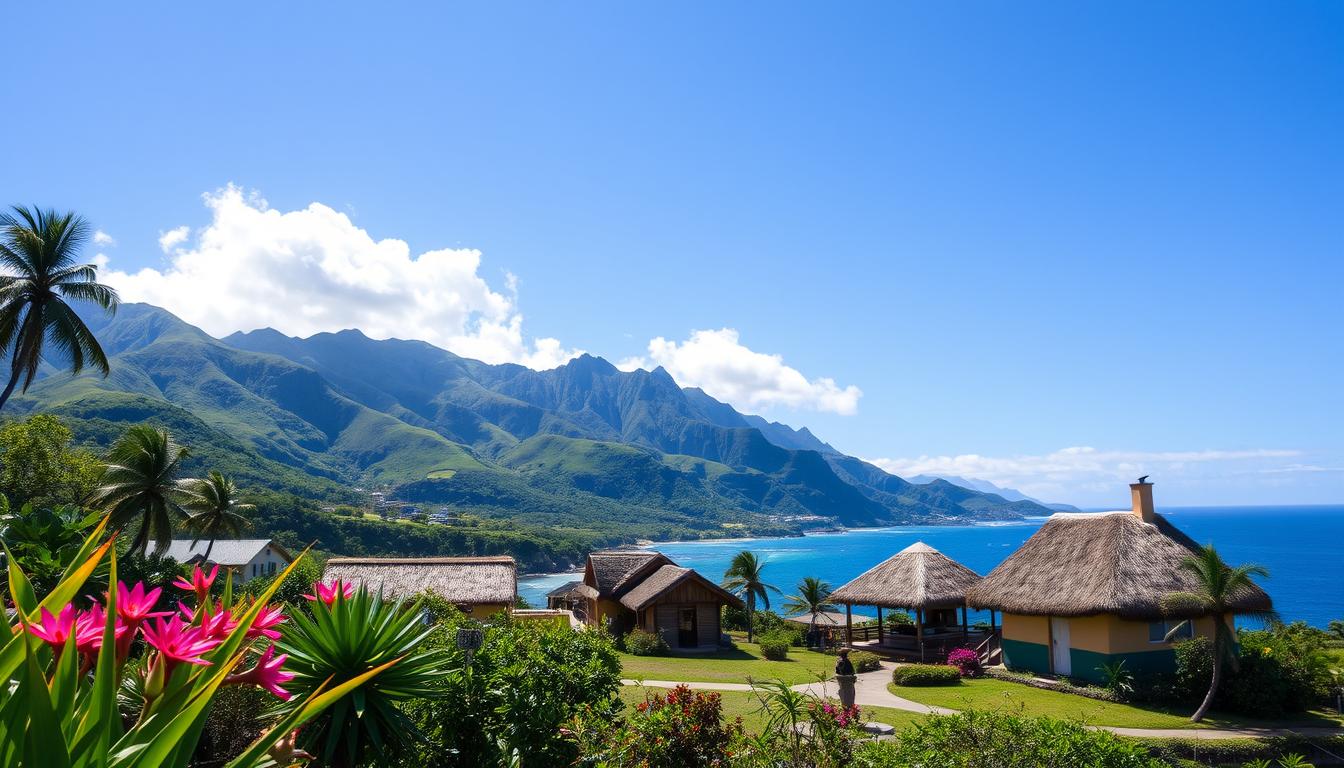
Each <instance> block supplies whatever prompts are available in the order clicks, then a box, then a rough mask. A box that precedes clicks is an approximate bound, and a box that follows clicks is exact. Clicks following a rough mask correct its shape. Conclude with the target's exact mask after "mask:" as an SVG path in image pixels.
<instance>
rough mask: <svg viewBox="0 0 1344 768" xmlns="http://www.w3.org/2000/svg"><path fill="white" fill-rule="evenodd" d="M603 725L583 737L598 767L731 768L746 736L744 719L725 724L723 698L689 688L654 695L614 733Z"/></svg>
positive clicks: (597, 725) (587, 754)
mask: <svg viewBox="0 0 1344 768" xmlns="http://www.w3.org/2000/svg"><path fill="white" fill-rule="evenodd" d="M603 725H605V723H598V724H594V728H593V729H592V730H589V731H586V732H585V733H584V734H581V735H580V741H585V740H586V741H587V743H586V744H584V746H583V750H582V751H583V753H584V755H585V757H588V758H590V759H592V763H593V764H597V765H610V766H625V765H630V766H641V768H720V767H721V766H727V765H729V764H730V763H729V760H730V759H731V757H732V751H731V747H732V745H733V744H734V743H735V742H736V741H737V740H738V739H739V738H740V737H741V735H742V723H741V721H740V720H734V721H732V722H730V723H725V722H724V720H723V703H722V701H721V699H720V697H719V694H717V693H704V692H700V691H692V690H691V689H690V688H689V687H688V686H685V685H679V686H677V687H676V688H673V689H671V690H669V691H668V692H667V694H666V695H663V694H657V693H655V694H651V695H650V696H649V697H648V698H647V699H645V700H644V701H643V702H641V703H640V704H638V705H637V706H636V707H635V711H634V713H633V714H632V715H631V716H630V717H629V718H627V719H626V721H625V725H624V727H622V728H621V729H620V730H619V731H616V732H615V733H614V734H612V735H608V733H607V730H608V729H607V728H603V727H601V726H603Z"/></svg>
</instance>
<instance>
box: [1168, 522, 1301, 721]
mask: <svg viewBox="0 0 1344 768" xmlns="http://www.w3.org/2000/svg"><path fill="white" fill-rule="evenodd" d="M1181 568H1182V569H1184V570H1186V571H1188V572H1189V573H1191V574H1192V575H1193V576H1194V577H1195V580H1196V583H1197V584H1198V586H1197V587H1196V588H1195V589H1194V590H1193V591H1190V592H1173V593H1171V594H1169V595H1166V596H1165V597H1164V598H1163V600H1162V603H1163V609H1164V610H1165V611H1166V612H1167V613H1171V614H1174V615H1177V616H1209V617H1211V618H1212V619H1213V675H1212V679H1211V680H1210V681H1209V692H1208V693H1207V694H1206V695H1205V696H1204V701H1203V702H1202V703H1201V704H1200V705H1199V709H1197V710H1195V714H1193V715H1191V717H1190V720H1191V722H1195V723H1198V722H1199V721H1200V720H1203V719H1204V715H1205V714H1207V713H1208V711H1209V707H1210V706H1211V705H1212V704H1213V698H1214V696H1215V695H1216V694H1217V693H1218V686H1219V684H1220V683H1222V679H1223V664H1224V663H1227V664H1229V665H1231V667H1232V669H1233V670H1234V671H1235V670H1236V669H1237V650H1236V649H1237V638H1236V635H1235V634H1234V633H1233V629H1232V624H1231V619H1232V617H1233V616H1235V615H1238V614H1240V615H1249V616H1255V617H1258V618H1262V619H1268V620H1271V621H1276V620H1277V619H1278V615H1277V614H1275V613H1274V612H1273V611H1269V610H1255V611H1250V610H1244V609H1240V610H1239V609H1236V608H1235V607H1234V605H1233V603H1234V601H1235V599H1236V597H1237V595H1239V594H1241V593H1244V592H1245V591H1246V590H1248V589H1253V588H1254V587H1255V582H1254V581H1252V580H1251V579H1252V577H1259V578H1262V579H1263V578H1268V577H1269V571H1267V570H1265V568H1264V567H1263V566H1259V565H1251V564H1248V565H1238V566H1235V567H1233V566H1230V565H1228V564H1227V563H1224V562H1223V558H1222V557H1220V556H1219V555H1218V551H1217V550H1215V549H1214V548H1213V545H1209V546H1206V547H1200V548H1199V551H1198V552H1197V553H1195V554H1193V555H1189V556H1187V557H1186V558H1185V559H1184V560H1182V561H1181ZM1191 621H1192V619H1188V618H1187V619H1185V620H1184V621H1181V622H1179V623H1178V624H1176V625H1175V626H1173V627H1172V628H1171V631H1170V632H1168V633H1167V641H1168V642H1170V641H1171V639H1172V638H1174V637H1176V636H1177V635H1180V634H1183V633H1184V632H1185V628H1186V626H1187V625H1189V624H1190V623H1191Z"/></svg>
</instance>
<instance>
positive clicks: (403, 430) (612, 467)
mask: <svg viewBox="0 0 1344 768" xmlns="http://www.w3.org/2000/svg"><path fill="white" fill-rule="evenodd" d="M88 322H89V324H90V326H91V327H92V329H93V331H94V333H95V334H96V335H97V336H98V338H99V339H100V340H101V341H102V343H103V346H104V348H105V349H106V350H107V352H108V354H109V356H110V357H111V360H112V375H111V376H109V377H108V378H106V379H104V378H101V377H98V376H94V375H82V376H79V377H74V378H71V377H70V376H68V375H67V374H64V373H60V372H59V371H58V369H55V368H53V369H51V371H49V375H46V376H44V377H43V378H42V379H41V380H39V382H38V383H37V384H35V385H34V387H33V388H32V389H31V390H30V391H29V392H28V393H27V394H26V395H24V396H23V397H19V398H15V400H14V401H13V410H14V413H15V414H16V415H17V414H22V413H24V412H29V411H34V410H50V411H52V412H54V413H56V414H57V415H59V416H60V417H61V418H63V419H64V420H66V421H67V423H69V424H70V426H71V428H72V429H73V430H74V431H75V433H76V435H77V436H79V438H80V439H81V440H83V441H85V442H88V443H92V444H99V445H104V444H107V443H109V442H110V441H111V440H112V439H114V438H115V436H116V435H117V434H119V433H120V431H121V430H122V429H124V428H125V426H126V425H128V424H131V423H138V422H141V421H150V422H153V423H157V424H162V425H164V426H167V427H168V428H169V429H171V430H172V431H173V433H174V434H175V435H176V436H177V437H178V439H179V440H180V441H181V442H183V443H185V444H187V445H190V446H191V447H192V449H193V452H194V454H195V461H196V462H197V463H198V464H200V465H203V466H204V465H209V466H211V467H218V468H223V469H226V470H227V471H230V472H232V473H233V474H235V475H236V476H237V479H238V480H239V482H240V484H242V485H244V486H246V487H261V488H266V489H269V490H271V491H276V492H280V493H287V494H294V495H297V496H299V497H302V498H305V499H312V500H318V501H319V502H321V503H325V504H340V503H344V504H354V505H363V504H367V503H368V500H369V496H368V494H369V493H370V492H371V491H373V490H380V491H382V492H384V493H386V494H387V495H388V497H395V498H397V499H401V500H404V501H407V502H413V503H416V504H418V505H420V506H423V507H429V508H433V509H437V508H441V507H442V508H447V509H446V511H448V512H455V513H467V514H469V515H471V516H473V517H477V518H480V519H483V520H487V521H498V522H499V524H500V525H504V524H505V523H507V525H510V526H517V527H518V528H519V529H520V530H524V529H526V530H531V531H539V532H546V534H557V535H558V534H565V535H572V536H577V537H578V538H579V539H585V537H586V538H587V539H591V540H593V541H598V540H600V541H602V542H607V543H610V542H612V541H617V540H626V541H629V540H635V539H639V538H648V539H666V538H673V537H676V538H681V537H705V536H716V535H717V536H723V535H742V534H744V533H757V534H767V533H770V534H778V533H790V532H799V531H801V530H804V529H808V528H825V527H834V526H840V525H843V526H867V525H887V524H900V523H940V522H942V523H951V522H962V521H967V520H985V519H1012V518H1017V517H1021V516H1023V515H1037V514H1047V513H1048V510H1046V509H1045V508H1044V507H1042V506H1040V505H1038V504H1034V503H1032V502H1029V501H1008V500H1006V499H1003V498H1002V497H999V496H997V495H994V494H986V493H980V492H977V491H973V490H970V489H966V488H962V487H960V486H955V485H952V484H950V483H947V482H944V481H941V480H940V481H935V482H933V483H929V484H925V485H915V484H911V483H907V482H906V481H904V480H902V479H900V478H898V477H895V476H893V475H890V474H887V473H885V472H883V471H882V470H880V469H879V468H877V467H875V466H873V465H871V464H868V463H865V462H863V461H860V460H859V459H856V458H853V457H849V456H845V455H843V454H841V453H839V452H838V451H836V450H835V449H834V448H832V447H831V446H830V445H828V444H826V443H825V442H822V441H821V440H819V439H818V438H817V437H816V436H814V435H813V434H812V433H811V432H809V431H808V430H806V429H801V430H794V429H792V428H790V427H788V426H786V425H783V424H778V423H772V422H768V421H766V420H764V419H762V418H760V417H758V416H751V415H744V414H741V413H738V412H737V411H736V410H735V409H733V408H732V407H731V406H729V405H727V404H725V403H722V402H719V401H717V400H715V399H714V398H712V397H710V396H709V395H707V394H706V393H704V392H702V391H700V390H698V389H684V388H682V387H679V386H678V385H677V384H676V382H674V381H673V379H672V377H671V376H670V375H668V373H667V372H666V371H664V370H663V369H661V368H659V369H656V370H654V371H643V370H637V371H632V372H623V371H620V370H618V369H617V368H616V367H615V366H613V365H611V364H610V363H609V362H607V361H606V360H603V359H601V358H597V357H592V356H587V355H585V356H583V357H579V358H577V359H574V360H571V361H570V362H569V363H568V364H566V365H563V366H561V367H559V368H555V369H553V370H549V371H534V370H531V369H528V368H524V367H522V366H517V365H488V364H485V363H482V362H479V361H475V360H469V359H466V358H462V357H458V356H457V355H454V354H452V353H451V352H448V351H445V350H443V349H439V348H437V347H434V346H432V345H430V344H427V343H424V342H419V341H402V340H396V339H390V340H382V341H379V340H373V339H370V338H368V337H366V336H364V335H363V334H362V333H360V332H359V331H353V330H352V331H341V332H339V333H322V334H317V335H315V336H312V337H310V338H307V339H297V338H291V337H287V336H284V335H282V334H280V333H279V332H276V331H274V330H270V329H265V330H259V331H253V332H250V333H240V334H234V335H232V336H229V337H227V338H225V339H215V338H212V337H211V336H209V335H208V334H206V333H205V332H203V331H201V330H200V329H198V328H195V327H193V326H191V325H189V324H187V323H185V322H183V321H182V320H180V319H178V318H177V317H175V316H174V315H172V314H171V313H169V312H167V311H165V310H163V309H159V308H157V307H153V306H149V305H144V304H128V305H123V306H122V308H121V309H120V311H119V312H118V313H117V314H116V315H115V317H112V318H106V317H103V316H90V317H89V318H88ZM7 411H8V409H7ZM6 415H9V414H8V413H7V414H6ZM421 548H422V549H423V547H421ZM373 549H377V547H373Z"/></svg>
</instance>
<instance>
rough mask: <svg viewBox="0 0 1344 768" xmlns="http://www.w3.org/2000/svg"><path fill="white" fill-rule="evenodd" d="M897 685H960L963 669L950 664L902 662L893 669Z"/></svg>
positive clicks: (892, 672) (893, 677)
mask: <svg viewBox="0 0 1344 768" xmlns="http://www.w3.org/2000/svg"><path fill="white" fill-rule="evenodd" d="M891 682H893V683H895V684H897V685H907V686H926V685H959V684H960V683H961V670H959V669H957V668H956V667H954V666H951V665H949V664H902V665H900V666H898V667H896V668H895V669H893V670H892V671H891Z"/></svg>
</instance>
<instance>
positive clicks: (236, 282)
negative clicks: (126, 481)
mask: <svg viewBox="0 0 1344 768" xmlns="http://www.w3.org/2000/svg"><path fill="white" fill-rule="evenodd" d="M204 198H205V204H206V207H207V208H208V209H209V210H210V213H211V220H210V223H209V224H207V225H206V226H205V227H203V228H200V229H198V230H197V231H196V232H195V239H194V241H192V242H188V241H189V240H191V237H192V233H191V229H190V228H189V227H186V226H182V227H177V228H176V229H172V230H168V231H167V232H163V233H162V234H161V236H160V238H159V245H160V247H162V248H163V249H164V252H165V253H168V252H170V251H171V253H170V255H169V265H168V266H167V267H166V268H165V269H162V270H157V269H142V270H140V271H139V272H135V273H126V272H117V271H112V272H110V273H107V274H106V275H105V280H106V282H107V283H109V284H111V285H112V286H114V287H115V288H116V289H117V290H118V291H119V292H120V293H121V296H122V299H123V300H124V301H143V302H148V303H151V304H156V305H159V306H162V307H165V308H166V309H168V310H170V311H172V312H173V313H174V314H176V315H178V316H179V317H181V318H182V319H184V320H186V321H187V322H189V323H192V324H194V325H197V326H199V327H201V328H203V329H205V330H206V331H207V332H209V333H211V334H213V335H216V336H224V335H227V334H229V333H232V332H234V331H238V330H244V331H246V330H252V329H256V328H262V327H267V326H269V327H272V328H275V329H276V330H279V331H280V332H282V333H286V334H289V335H295V336H309V335H311V334H314V333H319V332H322V331H337V330H341V329H345V328H358V329H360V330H361V331H363V332H364V333H366V334H367V335H369V336H371V337H373V338H390V337H399V338H414V339H422V340H424V341H428V342H430V343H431V344H435V345H438V346H441V347H444V348H447V349H449V350H451V351H453V352H455V353H457V354H460V355H463V356H466V357H472V358H476V359H479V360H484V361H485V362H489V363H503V362H514V363H520V364H522V365H526V366H529V367H532V368H538V369H544V368H553V367H555V366H557V365H560V364H562V363H564V362H565V361H566V360H568V359H570V358H572V357H574V356H575V355H577V354H580V352H579V351H577V350H568V349H565V348H564V347H563V346H562V345H561V344H560V342H559V341H558V340H556V339H536V340H534V341H532V342H531V343H530V344H529V343H528V342H527V341H525V340H524V336H523V330H522V324H523V316H522V314H521V313H520V312H519V310H518V304H517V295H516V293H515V291H514V287H515V286H516V278H513V277H512V276H506V277H505V283H506V285H507V286H508V289H507V290H506V291H505V292H504V293H500V292H498V291H495V290H492V289H491V287H490V286H489V285H488V284H487V283H486V281H485V280H484V279H483V278H482V277H481V276H480V275H479V274H478V271H479V268H480V266H481V252H480V251H477V250H472V249H442V250H432V251H426V252H424V253H421V254H418V255H413V254H412V253H411V250H410V247H409V246H408V245H407V244H406V243H405V242H404V241H402V240H396V239H392V238H388V239H384V240H374V239H373V238H372V237H371V236H370V235H369V233H368V232H366V231H365V230H363V229H361V228H359V227H357V226H355V224H354V223H353V222H351V221H350V219H349V217H348V216H346V215H345V214H344V213H340V212H338V211H335V210H333V209H331V208H329V207H327V206H325V205H322V204H321V203H312V204H311V205H309V206H308V207H307V208H304V209H302V210H295V211H278V210H275V209H273V208H271V207H270V206H269V205H268V204H267V203H266V201H265V200H263V199H262V198H260V197H259V196H257V195H255V194H244V192H243V191H242V190H241V189H239V188H237V187H235V186H233V185H230V186H228V187H226V188H224V189H221V190H218V191H216V192H214V193H212V194H207V195H205V196H204Z"/></svg>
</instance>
